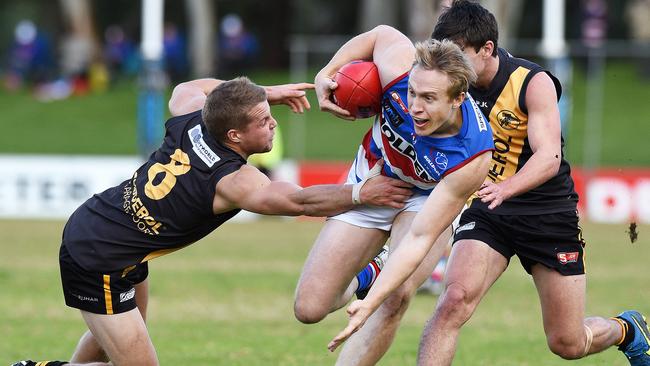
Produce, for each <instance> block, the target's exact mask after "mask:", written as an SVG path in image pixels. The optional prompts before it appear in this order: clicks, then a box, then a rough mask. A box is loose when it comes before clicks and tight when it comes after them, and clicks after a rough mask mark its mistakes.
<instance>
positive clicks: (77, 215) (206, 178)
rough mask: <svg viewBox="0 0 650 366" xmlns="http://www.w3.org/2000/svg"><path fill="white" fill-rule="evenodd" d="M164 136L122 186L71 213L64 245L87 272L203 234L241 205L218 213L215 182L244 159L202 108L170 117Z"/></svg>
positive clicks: (129, 262)
mask: <svg viewBox="0 0 650 366" xmlns="http://www.w3.org/2000/svg"><path fill="white" fill-rule="evenodd" d="M165 129H166V132H165V139H164V141H163V143H162V146H161V147H160V148H159V149H158V150H156V151H155V152H153V153H152V154H151V156H150V157H149V160H148V161H147V162H146V163H144V164H143V165H142V166H140V167H139V168H138V170H137V171H136V172H135V173H134V174H133V176H132V177H131V178H129V179H127V180H125V181H124V182H122V184H120V185H118V186H116V187H113V188H110V189H108V190H106V191H104V192H102V193H99V194H95V195H94V196H93V197H91V198H90V199H88V200H87V201H86V202H85V203H84V204H83V205H81V206H80V207H79V208H78V209H77V210H76V211H75V212H74V213H73V214H72V216H71V217H70V219H69V220H68V223H67V224H66V228H65V229H64V233H63V245H65V247H66V248H67V250H68V251H69V253H70V255H71V256H72V258H73V259H74V260H75V261H76V262H77V263H78V264H79V265H80V266H81V267H83V268H84V269H86V270H88V271H93V272H103V273H106V272H112V271H118V270H123V269H127V268H129V267H131V266H133V265H136V264H138V263H142V262H145V261H148V260H150V259H153V258H156V257H159V256H161V255H165V254H167V253H170V252H173V251H175V250H178V249H180V248H182V247H184V246H187V245H189V244H192V243H193V242H195V241H197V240H199V239H201V238H203V237H204V236H206V235H207V234H209V233H210V232H212V231H213V230H214V229H216V228H217V227H219V226H220V225H221V224H223V223H224V222H226V221H227V220H229V219H230V218H232V217H233V216H235V215H236V214H237V213H238V212H239V210H232V211H228V212H224V213H220V214H217V215H215V214H214V213H213V210H212V205H213V200H214V195H215V189H216V184H217V182H218V181H219V180H220V179H221V178H223V177H224V176H226V175H228V174H230V173H232V172H234V171H236V170H238V169H239V168H240V167H241V166H242V165H244V164H246V160H245V159H244V158H242V157H241V156H240V155H239V154H237V153H236V152H234V151H233V150H231V149H229V148H227V147H226V146H223V145H222V144H220V143H218V142H217V141H216V140H214V139H213V138H212V137H211V136H210V134H209V133H208V131H207V129H206V127H205V124H204V123H203V121H202V119H201V113H200V111H197V112H194V113H190V114H187V115H184V116H178V117H174V118H171V119H169V120H168V121H167V122H166V123H165Z"/></svg>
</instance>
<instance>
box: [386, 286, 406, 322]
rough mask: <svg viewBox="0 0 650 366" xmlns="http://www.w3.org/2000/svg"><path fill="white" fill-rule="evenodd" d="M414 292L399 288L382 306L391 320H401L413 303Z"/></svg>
mask: <svg viewBox="0 0 650 366" xmlns="http://www.w3.org/2000/svg"><path fill="white" fill-rule="evenodd" d="M412 297H413V292H411V291H408V290H406V289H402V288H399V289H397V290H395V292H394V293H393V294H391V295H390V296H389V297H388V298H387V299H386V300H385V301H384V303H383V304H382V308H383V311H384V314H385V315H386V316H387V317H389V318H397V319H401V318H402V316H403V315H404V313H405V312H406V309H408V307H409V304H410V303H411V298H412Z"/></svg>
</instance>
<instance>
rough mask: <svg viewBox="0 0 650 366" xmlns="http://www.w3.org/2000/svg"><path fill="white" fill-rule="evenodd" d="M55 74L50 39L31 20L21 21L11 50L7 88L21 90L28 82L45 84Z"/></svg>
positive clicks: (6, 78)
mask: <svg viewBox="0 0 650 366" xmlns="http://www.w3.org/2000/svg"><path fill="white" fill-rule="evenodd" d="M54 72H55V63H54V58H53V56H52V47H51V45H50V41H49V39H48V37H47V36H46V35H45V34H43V32H42V31H40V30H38V29H37V28H36V25H35V24H34V23H33V22H32V21H31V20H21V21H20V22H18V24H17V25H16V27H15V29H14V40H13V43H12V45H11V47H10V50H9V55H8V65H7V73H6V75H5V83H4V84H5V87H6V88H7V89H9V90H16V89H19V88H21V87H22V86H23V85H24V84H25V83H26V82H28V83H33V84H35V85H37V84H40V83H44V82H46V81H47V80H49V79H50V78H51V77H52V74H53V73H54Z"/></svg>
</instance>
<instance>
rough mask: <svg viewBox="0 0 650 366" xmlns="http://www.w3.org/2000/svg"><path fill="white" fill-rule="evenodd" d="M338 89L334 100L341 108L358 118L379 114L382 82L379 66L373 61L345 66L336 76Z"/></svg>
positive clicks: (335, 91)
mask: <svg viewBox="0 0 650 366" xmlns="http://www.w3.org/2000/svg"><path fill="white" fill-rule="evenodd" d="M334 81H335V82H336V83H337V84H338V87H337V88H336V89H334V92H333V93H332V98H333V101H334V103H336V105H338V106H339V107H341V108H343V109H345V110H347V111H348V112H350V114H351V115H353V116H355V117H357V118H368V117H372V116H374V115H375V114H377V113H379V109H380V101H381V81H380V80H379V72H378V71H377V66H376V65H375V64H374V63H373V62H371V61H352V62H350V63H348V64H346V65H343V67H341V68H340V69H339V71H338V72H337V73H336V75H335V76H334Z"/></svg>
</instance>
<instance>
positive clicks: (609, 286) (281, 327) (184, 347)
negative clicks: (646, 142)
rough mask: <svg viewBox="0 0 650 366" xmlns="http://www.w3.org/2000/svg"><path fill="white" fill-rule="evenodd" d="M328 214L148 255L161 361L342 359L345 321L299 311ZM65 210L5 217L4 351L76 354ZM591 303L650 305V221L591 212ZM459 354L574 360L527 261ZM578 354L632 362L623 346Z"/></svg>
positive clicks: (232, 229)
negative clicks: (65, 274)
mask: <svg viewBox="0 0 650 366" xmlns="http://www.w3.org/2000/svg"><path fill="white" fill-rule="evenodd" d="M320 227H321V223H320V222H318V221H313V220H312V221H285V220H273V219H267V220H263V221H260V222H255V223H248V224H238V223H231V224H227V225H225V226H224V227H222V228H220V229H218V230H217V231H216V232H215V233H213V234H212V235H210V236H209V237H207V238H205V239H204V240H202V241H200V242H199V243H196V244H194V245H192V246H190V247H189V248H186V249H183V250H181V251H179V252H176V253H173V254H171V255H168V256H164V257H162V258H159V259H156V260H154V261H152V262H151V264H150V281H151V283H150V285H151V286H150V290H151V296H150V304H149V316H148V324H149V329H150V333H151V337H152V339H153V342H154V344H155V345H156V349H157V352H158V355H159V358H160V361H161V364H162V365H174V364H183V365H229V366H230V365H247V366H248V365H332V364H334V360H335V357H336V356H335V355H332V354H330V353H329V352H327V349H326V348H325V346H326V344H327V342H328V341H329V339H330V338H331V337H333V336H334V335H335V334H336V333H337V332H338V331H339V330H340V329H341V328H342V327H343V326H344V324H345V323H346V317H345V314H344V312H343V311H338V312H336V313H334V314H332V315H331V316H329V317H328V318H327V319H325V320H324V321H323V322H321V323H320V324H316V325H303V324H300V323H299V322H297V321H296V320H295V319H294V317H293V310H292V309H293V308H292V305H293V291H294V287H295V284H296V281H297V279H298V276H299V273H300V269H301V267H302V263H303V261H304V259H305V257H306V255H307V252H308V251H309V248H310V246H311V244H312V242H313V240H314V238H315V237H316V235H317V233H318V230H319V229H320ZM62 228H63V222H45V221H0V249H1V251H2V256H0V289H2V296H0V330H1V331H2V334H3V341H2V342H0V355H2V357H1V358H2V359H1V360H0V362H3V363H5V364H8V363H10V362H11V361H14V360H17V359H21V358H25V357H31V358H38V359H68V358H69V357H70V354H71V352H72V350H73V348H74V347H75V344H76V342H77V340H78V337H79V336H80V335H81V334H82V332H83V330H84V329H85V325H84V323H83V321H82V320H81V317H80V315H79V312H78V311H76V310H74V309H70V308H67V307H66V306H65V305H64V303H63V298H62V295H61V290H60V281H59V273H58V260H57V258H58V257H57V255H58V246H59V240H60V237H61V230H62ZM584 229H585V236H586V239H587V241H588V246H587V256H586V259H587V264H588V267H587V270H588V277H589V281H588V298H587V299H588V300H587V315H590V316H592V315H602V316H612V315H615V314H617V313H618V312H620V311H622V310H624V309H628V308H636V309H638V310H640V311H642V312H644V313H646V314H648V313H649V312H650V305H649V304H650V294H649V293H648V292H647V291H642V290H639V289H644V288H646V287H647V278H648V271H647V260H646V259H647V258H648V257H649V256H650V240H648V238H647V233H648V232H650V226H647V225H645V226H641V227H639V232H640V238H639V241H637V242H636V243H635V244H630V242H629V240H628V238H627V236H626V233H625V230H626V228H625V227H624V226H622V225H608V226H600V225H593V224H585V225H584ZM435 302H436V298H435V297H433V296H429V295H418V296H416V297H415V299H414V300H413V302H412V304H411V308H410V309H409V311H408V312H407V313H406V316H405V317H404V320H403V325H402V328H401V329H400V332H399V334H398V336H397V339H396V340H395V343H394V345H393V347H392V348H391V349H390V351H389V352H388V353H387V354H386V356H385V358H384V359H383V361H382V362H381V363H380V364H381V365H412V364H414V363H415V357H416V352H417V345H418V340H419V337H420V333H421V331H422V327H423V324H424V322H425V321H426V320H427V319H428V317H429V316H430V315H431V312H432V310H433V308H434V306H435ZM455 363H456V364H459V365H486V366H487V365H490V366H491V365H500V366H501V365H512V366H515V365H517V366H520V365H530V366H536V365H549V366H554V365H558V366H559V365H564V364H566V361H564V360H562V359H560V358H559V357H557V356H554V355H553V354H552V353H550V351H548V349H547V347H546V340H545V336H544V333H543V328H542V324H541V313H540V308H539V304H538V300H537V295H536V291H535V289H534V285H533V283H532V281H531V279H530V277H529V276H528V275H527V274H525V272H524V270H523V269H522V268H521V267H520V265H519V263H518V261H517V260H516V259H513V260H512V262H511V265H510V268H509V269H508V270H507V271H506V273H505V274H504V275H503V277H502V278H501V279H500V280H499V281H498V282H497V283H496V285H495V286H494V287H493V288H492V289H491V290H490V292H489V293H488V295H487V297H486V298H485V300H484V301H483V303H482V304H481V305H480V306H479V308H478V310H477V312H476V314H475V316H474V317H473V318H472V319H471V320H470V321H469V322H468V324H467V325H466V326H465V328H464V329H463V331H462V332H461V336H460V341H459V349H458V353H457V358H456V362H455ZM573 364H576V365H585V366H586V365H589V366H594V365H596V366H598V365H600V366H623V365H627V361H626V360H625V358H624V357H623V355H622V354H621V353H620V352H618V351H616V350H615V349H612V350H607V351H605V352H603V353H601V354H598V355H596V356H594V357H590V358H588V359H586V360H581V361H576V362H573Z"/></svg>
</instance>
